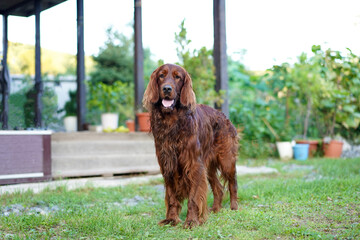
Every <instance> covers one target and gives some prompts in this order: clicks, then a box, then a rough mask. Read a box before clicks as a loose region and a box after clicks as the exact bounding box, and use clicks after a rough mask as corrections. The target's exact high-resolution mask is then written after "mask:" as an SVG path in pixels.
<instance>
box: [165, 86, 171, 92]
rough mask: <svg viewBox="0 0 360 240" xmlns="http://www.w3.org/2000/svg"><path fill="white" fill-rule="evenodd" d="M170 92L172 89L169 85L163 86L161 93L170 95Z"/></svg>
mask: <svg viewBox="0 0 360 240" xmlns="http://www.w3.org/2000/svg"><path fill="white" fill-rule="evenodd" d="M171 91H172V87H171V86H170V85H165V86H164V87H163V92H164V93H171Z"/></svg>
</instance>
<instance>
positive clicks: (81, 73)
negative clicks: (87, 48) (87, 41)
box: [76, 0, 86, 131]
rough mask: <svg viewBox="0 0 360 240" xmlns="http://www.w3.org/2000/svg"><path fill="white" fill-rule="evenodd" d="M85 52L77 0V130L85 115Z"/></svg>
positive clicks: (81, 9)
mask: <svg viewBox="0 0 360 240" xmlns="http://www.w3.org/2000/svg"><path fill="white" fill-rule="evenodd" d="M84 56H85V52H84V2H83V0H77V68H76V73H77V78H76V83H77V92H76V100H77V126H78V131H83V130H84V123H85V116H86V89H85V57H84Z"/></svg>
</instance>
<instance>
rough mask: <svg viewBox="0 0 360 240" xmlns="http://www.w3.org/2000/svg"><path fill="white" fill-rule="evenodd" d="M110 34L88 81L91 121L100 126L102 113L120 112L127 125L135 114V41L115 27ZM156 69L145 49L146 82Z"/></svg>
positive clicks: (109, 31) (149, 53)
mask: <svg viewBox="0 0 360 240" xmlns="http://www.w3.org/2000/svg"><path fill="white" fill-rule="evenodd" d="M106 33H107V40H106V42H105V44H104V46H102V47H101V48H100V50H99V53H98V55H96V56H93V59H94V61H95V68H94V71H93V72H91V73H90V81H89V82H88V95H87V97H88V99H87V105H88V120H89V122H90V123H99V121H100V114H101V113H104V112H116V113H119V114H120V116H119V119H120V122H121V123H124V122H125V120H126V119H128V118H133V115H134V39H133V38H129V37H127V36H125V35H123V34H120V33H119V32H117V31H115V30H113V29H112V28H109V29H107V31H106ZM155 68H156V64H155V62H154V61H152V60H151V52H150V50H149V49H144V75H145V76H144V79H146V81H148V79H149V78H150V75H151V73H152V71H153V70H154V69H155Z"/></svg>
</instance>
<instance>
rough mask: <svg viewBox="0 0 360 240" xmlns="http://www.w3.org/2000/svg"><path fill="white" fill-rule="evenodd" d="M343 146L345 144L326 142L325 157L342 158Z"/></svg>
mask: <svg viewBox="0 0 360 240" xmlns="http://www.w3.org/2000/svg"><path fill="white" fill-rule="evenodd" d="M343 145H344V143H343V142H340V141H336V140H331V141H330V142H329V143H326V142H324V144H323V150H324V157H327V158H340V157H341V153H342V147H343Z"/></svg>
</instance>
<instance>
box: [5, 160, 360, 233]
mask: <svg viewBox="0 0 360 240" xmlns="http://www.w3.org/2000/svg"><path fill="white" fill-rule="evenodd" d="M246 164H247V165H257V163H256V162H255V163H254V162H248V161H247V162H246ZM262 164H266V165H268V166H271V167H275V168H277V169H278V170H279V173H278V174H271V175H257V176H245V177H243V176H241V177H239V178H238V185H239V188H238V192H239V206H240V207H241V210H240V211H231V210H229V198H228V196H227V197H226V199H225V201H224V203H223V205H224V208H223V209H222V210H221V211H220V213H217V214H210V215H209V218H208V220H207V222H206V223H205V224H203V225H202V226H199V227H196V228H194V229H191V230H188V229H183V228H182V225H181V224H179V225H178V226H176V227H170V226H158V225H157V222H158V221H160V220H162V219H163V218H164V216H165V205H164V200H163V193H162V192H160V191H159V190H157V188H156V187H155V185H158V184H162V183H161V181H160V180H159V181H153V182H152V183H150V184H147V185H132V186H125V187H116V188H92V187H88V188H83V189H78V190H73V191H69V190H67V189H66V188H65V187H59V188H57V189H56V190H46V191H44V192H42V193H40V194H33V193H32V192H26V193H21V194H20V193H16V194H4V195H2V196H0V213H1V211H2V210H4V209H5V207H6V206H11V205H13V204H21V205H23V206H24V207H25V208H30V207H34V206H48V207H52V206H58V207H59V208H60V209H62V210H61V211H55V212H52V213H50V214H47V215H41V214H38V215H36V214H35V215H28V214H26V212H25V213H23V214H21V215H18V216H17V215H16V214H11V215H10V216H7V217H5V216H0V239H6V238H8V239H82V238H83V239H164V238H165V239H219V238H225V239H277V238H279V239H359V238H360V158H358V159H347V160H345V159H338V160H330V159H314V160H309V161H304V162H299V161H292V162H289V163H284V162H280V161H270V162H269V161H262ZM290 164H298V165H311V166H314V168H313V170H303V171H302V170H300V171H293V172H287V171H285V170H283V167H284V166H286V165H290ZM135 196H140V197H141V198H143V199H145V201H140V203H139V204H138V205H136V206H124V207H118V203H123V202H126V201H127V199H131V198H134V197H135ZM211 203H212V195H210V197H209V206H210V204H211ZM1 209H2V210H1ZM180 217H181V219H182V220H184V219H185V217H186V206H185V205H184V207H183V210H182V212H181V216H180Z"/></svg>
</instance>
